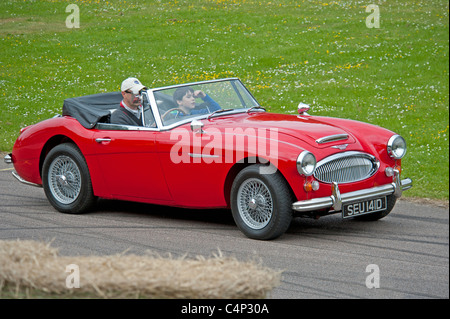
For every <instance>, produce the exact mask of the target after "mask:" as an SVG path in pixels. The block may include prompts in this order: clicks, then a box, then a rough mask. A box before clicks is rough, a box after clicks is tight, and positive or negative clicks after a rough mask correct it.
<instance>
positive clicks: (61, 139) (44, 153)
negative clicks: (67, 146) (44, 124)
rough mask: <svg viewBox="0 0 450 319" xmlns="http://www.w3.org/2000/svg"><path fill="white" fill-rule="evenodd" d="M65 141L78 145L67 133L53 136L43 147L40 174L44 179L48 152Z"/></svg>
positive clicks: (40, 158)
mask: <svg viewBox="0 0 450 319" xmlns="http://www.w3.org/2000/svg"><path fill="white" fill-rule="evenodd" d="M63 143H72V144H74V145H75V146H76V147H78V145H77V144H76V143H75V142H74V141H73V140H72V139H71V138H69V137H68V136H66V135H55V136H53V137H51V138H50V139H49V140H48V141H47V142H46V143H45V144H44V147H42V150H41V154H40V156H39V174H40V176H41V179H42V167H43V166H44V161H45V158H46V157H47V154H48V153H49V152H50V151H51V150H52V149H53V148H54V147H55V146H58V145H60V144H63ZM78 148H79V147H78Z"/></svg>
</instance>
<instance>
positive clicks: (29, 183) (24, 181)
mask: <svg viewBox="0 0 450 319" xmlns="http://www.w3.org/2000/svg"><path fill="white" fill-rule="evenodd" d="M12 175H13V176H14V177H15V178H16V179H17V180H18V181H19V182H21V183H23V184H25V185H29V186H34V187H42V185H39V184H35V183H31V182H28V181H26V180H24V179H23V178H22V177H20V176H19V174H17V173H16V172H12Z"/></svg>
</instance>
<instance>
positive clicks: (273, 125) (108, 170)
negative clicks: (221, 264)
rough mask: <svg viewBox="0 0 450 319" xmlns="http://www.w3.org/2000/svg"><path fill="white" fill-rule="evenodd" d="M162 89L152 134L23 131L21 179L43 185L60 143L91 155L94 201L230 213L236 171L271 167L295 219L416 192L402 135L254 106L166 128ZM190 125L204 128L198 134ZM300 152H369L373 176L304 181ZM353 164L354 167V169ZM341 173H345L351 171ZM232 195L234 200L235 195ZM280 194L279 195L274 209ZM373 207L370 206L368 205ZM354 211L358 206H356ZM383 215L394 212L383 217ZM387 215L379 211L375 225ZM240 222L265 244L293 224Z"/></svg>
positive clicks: (53, 128) (16, 153) (321, 156)
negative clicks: (272, 226)
mask: <svg viewBox="0 0 450 319" xmlns="http://www.w3.org/2000/svg"><path fill="white" fill-rule="evenodd" d="M227 81H231V82H232V83H238V84H240V81H239V80H238V79H226V80H221V81H210V82H201V83H194V84H190V85H191V86H195V85H203V88H208V86H207V85H209V83H213V84H214V83H222V82H225V83H227ZM221 85H225V84H221ZM240 85H242V84H240ZM230 87H231V86H230ZM242 87H243V85H242ZM168 88H169V89H172V87H168ZM230 90H231V89H230ZM241 90H242V89H241ZM157 92H160V93H161V92H166V91H164V90H159V91H158V90H157V89H155V90H149V91H147V92H145V93H144V94H146V98H148V103H149V107H150V109H151V110H152V111H153V114H152V115H153V116H154V117H155V119H156V121H155V123H154V127H127V129H126V130H123V129H117V127H116V126H109V124H107V123H106V124H104V125H103V126H102V125H101V123H100V125H99V124H97V125H95V126H94V127H92V128H86V127H85V126H83V125H82V124H81V123H80V121H79V120H78V119H76V118H75V117H72V116H69V115H65V116H58V117H54V118H51V119H48V120H45V121H42V122H39V123H37V124H35V125H31V126H28V127H25V128H23V129H22V130H21V132H20V135H19V137H18V138H17V141H16V143H15V144H14V148H13V151H12V154H11V155H10V156H9V157H8V159H7V161H8V162H12V163H13V164H14V168H15V171H16V172H15V173H14V174H15V176H16V177H17V178H18V179H20V180H21V181H22V182H26V183H29V184H33V185H37V186H41V185H43V183H44V182H43V167H44V163H45V160H46V158H47V156H48V154H49V153H50V152H51V150H52V149H54V148H55V147H56V146H58V145H61V144H62V143H66V144H67V143H70V144H72V145H74V146H75V147H76V148H77V149H79V151H80V152H81V154H82V156H83V157H84V160H85V162H86V165H87V168H88V174H89V177H90V180H91V183H92V193H93V196H95V197H101V198H106V199H119V200H126V201H137V202H144V203H151V204H160V205H169V206H178V207H189V208H232V209H233V201H236V198H239V196H240V195H239V191H236V190H233V183H234V182H235V179H236V178H237V176H238V174H239V173H240V172H241V171H242V170H243V169H244V168H246V167H249V166H252V165H258V167H259V168H260V169H261V168H262V167H270V166H269V165H272V167H275V170H276V171H277V173H276V174H278V175H279V176H281V178H280V180H284V181H285V184H286V186H287V188H286V189H287V192H289V193H290V196H291V197H290V198H292V203H290V207H291V209H292V210H291V212H290V213H289V214H290V215H291V216H292V211H294V212H295V211H296V212H298V213H299V214H301V215H305V216H310V217H317V216H321V215H326V214H329V213H335V212H340V211H341V210H342V206H343V205H347V204H348V203H353V202H363V201H366V202H367V200H369V199H372V198H378V197H383V196H387V197H389V196H391V197H392V198H398V197H399V196H400V195H401V191H402V190H406V189H408V188H409V187H411V180H410V179H404V180H400V172H401V159H400V158H396V157H402V156H403V154H404V153H403V154H401V156H393V155H392V152H391V149H392V147H393V146H392V145H390V144H392V140H391V139H393V137H397V136H398V135H396V134H395V133H394V132H391V131H389V130H387V129H384V128H381V127H378V126H375V125H370V124H366V123H362V122H358V121H352V120H346V119H337V118H329V117H320V116H311V115H308V114H306V113H305V112H304V110H302V113H301V114H298V115H287V114H273V113H268V112H265V111H263V110H261V109H260V108H259V107H258V105H257V104H255V105H256V107H255V108H254V109H251V108H244V109H240V108H238V109H239V110H238V109H236V110H232V111H230V112H223V113H217V114H213V115H212V116H211V113H209V114H207V115H201V116H196V117H194V118H193V120H192V121H191V119H189V120H182V121H180V122H175V123H172V124H170V125H164V122H163V121H164V119H162V115H161V114H162V113H161V110H159V112H158V111H157V110H158V107H159V103H160V102H161V101H159V100H158V97H157ZM230 94H231V93H230ZM238 95H239V94H238ZM249 99H252V97H251V95H249ZM143 112H144V111H143ZM193 121H197V122H196V123H193ZM193 124H200V125H199V126H198V127H196V128H194V126H195V125H193ZM149 126H150V125H149ZM399 141H400V142H402V141H401V140H397V141H396V143H397V142H399ZM389 143H390V144H389ZM394 147H396V146H394ZM402 147H403V145H400V148H402ZM405 150H406V146H405ZM394 151H395V150H394ZM302 152H307V153H308V152H309V153H312V154H313V155H314V157H315V159H316V163H317V164H319V163H321V161H326V159H328V158H332V156H338V157H341V156H342V157H343V159H346V158H347V155H348V157H351V158H353V156H354V155H357V156H359V155H362V158H363V160H365V161H366V162H369V161H368V160H367V158H369V157H370V161H372V164H373V166H374V167H373V169H372V170H373V172H370V174H369V175H368V176H367V177H365V178H363V179H362V180H356V181H352V180H350V181H343V182H334V181H333V180H329V181H322V180H320V179H318V178H316V176H315V175H314V174H306V173H305V174H301V172H302V168H299V165H300V164H299V162H298V161H299V158H300V156H299V154H301V153H302ZM305 154H306V153H305ZM342 154H344V155H345V156H344V155H342ZM346 154H347V155H346ZM5 160H6V159H5ZM312 160H313V159H312ZM341 162H344V161H341ZM317 164H315V166H317ZM305 165H306V164H305ZM300 166H301V165H300ZM349 166H352V167H354V165H353V164H351V163H350V164H349ZM338 169H339V170H341V171H342V174H344V173H345V172H344V171H343V170H344V168H342V169H341V168H338ZM316 170H317V169H316ZM345 170H354V169H353V168H345ZM308 175H309V176H308ZM249 176H250V175H249ZM63 177H64V179H66V178H69V176H63ZM60 178H61V177H60ZM353 179H354V178H353ZM247 180H250V179H247ZM251 180H252V181H253V179H251ZM255 181H256V180H255ZM58 183H62V181H61V180H59V181H58ZM266 184H267V185H268V186H270V185H269V183H266ZM238 186H239V185H237V186H235V188H237V187H238ZM241 188H242V187H241ZM269 188H270V187H269ZM274 188H275V187H274ZM369 190H370V191H369ZM232 192H235V194H236V195H235V196H234V197H233V195H232ZM371 192H372V193H371ZM346 194H347V195H348V198H346ZM258 196H259V197H258ZM276 196H277V195H276V194H275V193H274V194H273V195H272V196H271V197H270V198H269V200H270V202H271V201H272V199H273V198H275V197H276ZM250 197H251V198H250V199H248V200H247V201H248V205H249V207H250V208H251V209H256V208H255V207H256V206H258V205H259V206H261V207H262V206H264V205H265V204H267V203H268V201H267V200H266V199H264V196H261V195H254V196H253V197H252V196H250ZM233 198H234V199H233ZM245 203H246V202H245ZM275 203H276V200H274V201H273V205H272V206H273V207H275V208H274V209H273V210H274V213H275V210H276V209H278V208H279V207H278V206H279V205H278V204H277V205H275ZM367 203H368V202H367ZM394 203H395V200H394ZM373 204H374V203H373V202H370V203H368V204H367V206H369V205H373ZM245 205H247V204H245ZM388 205H389V204H388ZM392 206H393V204H392ZM273 207H272V208H273ZM361 207H363V206H361ZM361 207H360V208H359V209H362V208H361ZM56 208H57V209H58V207H56ZM250 208H249V209H250ZM355 208H358V207H356V206H353V207H351V209H352V210H354V209H355ZM391 209H392V207H389V208H386V210H389V211H390V210H391ZM389 211H388V212H387V213H389ZM65 212H71V211H65ZM366 213H367V214H361V216H358V217H360V218H363V217H367V216H375V215H377V214H376V213H375V212H371V211H367V212H366ZM384 213H385V214H384V215H387V214H386V211H385V212H384ZM236 214H238V213H236ZM289 214H287V215H289ZM384 215H380V214H379V213H378V216H377V218H375V219H378V218H381V217H384ZM287 219H289V218H287ZM235 220H236V216H235ZM289 222H290V220H289V221H286V222H285V223H284V224H289ZM237 223H238V221H237ZM240 224H243V226H242V227H241V226H240V225H239V223H238V226H240V228H241V230H243V231H244V233H245V234H246V235H247V236H249V237H252V238H259V239H270V238H275V237H278V236H280V235H281V234H282V233H283V232H284V231H285V230H286V229H287V226H279V227H278V226H277V227H276V228H277V230H272V231H270V232H268V233H267V232H265V233H264V232H263V231H262V230H261V227H262V228H264V227H266V228H267V226H268V224H265V226H263V225H258V226H257V227H254V228H255V229H250V230H248V231H245V229H244V228H245V227H247V226H248V223H247V226H245V225H246V223H245V222H244V223H242V222H240ZM260 226H261V227H260ZM250 228H252V227H251V226H250Z"/></svg>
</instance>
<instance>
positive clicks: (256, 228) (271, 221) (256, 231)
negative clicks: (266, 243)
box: [231, 164, 293, 240]
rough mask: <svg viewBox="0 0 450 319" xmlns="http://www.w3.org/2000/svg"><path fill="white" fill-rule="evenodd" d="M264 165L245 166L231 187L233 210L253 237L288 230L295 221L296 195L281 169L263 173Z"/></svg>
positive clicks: (238, 222)
mask: <svg viewBox="0 0 450 319" xmlns="http://www.w3.org/2000/svg"><path fill="white" fill-rule="evenodd" d="M263 168H264V165H259V164H255V165H252V166H248V167H246V168H244V169H243V170H242V171H240V172H239V174H238V175H237V176H236V178H235V179H234V182H233V185H232V187H231V211H232V213H233V218H234V221H235V223H236V225H237V226H238V228H239V229H240V230H241V231H242V232H243V233H244V234H245V235H246V236H247V237H249V238H253V239H260V240H269V239H274V238H277V237H279V236H281V235H282V234H284V233H285V232H286V230H287V229H288V228H289V226H290V224H291V221H292V216H293V214H292V202H293V201H292V196H291V192H290V189H289V187H288V185H287V183H286V181H285V180H284V178H283V177H282V176H281V174H280V173H279V172H276V173H273V174H261V169H263Z"/></svg>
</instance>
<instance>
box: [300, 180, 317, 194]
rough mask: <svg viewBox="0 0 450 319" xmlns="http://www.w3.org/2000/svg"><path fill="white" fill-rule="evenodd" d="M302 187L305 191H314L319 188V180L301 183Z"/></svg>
mask: <svg viewBox="0 0 450 319" xmlns="http://www.w3.org/2000/svg"><path fill="white" fill-rule="evenodd" d="M303 188H304V189H305V191H307V192H310V191H316V190H318V189H319V182H318V181H312V182H306V183H305V185H303Z"/></svg>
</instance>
